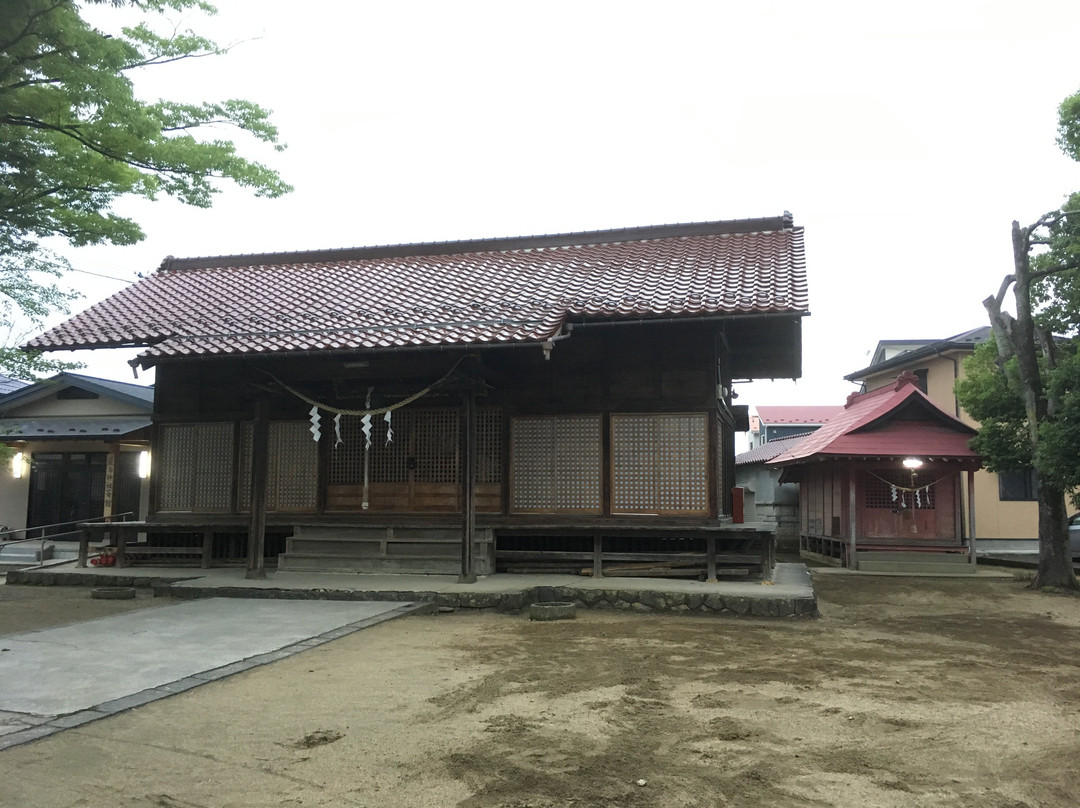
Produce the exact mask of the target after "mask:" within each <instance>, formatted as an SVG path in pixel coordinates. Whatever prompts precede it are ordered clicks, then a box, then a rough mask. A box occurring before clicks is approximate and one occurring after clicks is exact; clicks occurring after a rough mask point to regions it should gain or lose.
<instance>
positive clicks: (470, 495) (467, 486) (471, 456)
mask: <svg viewBox="0 0 1080 808" xmlns="http://www.w3.org/2000/svg"><path fill="white" fill-rule="evenodd" d="M461 443H462V446H461V515H462V526H461V575H460V576H459V577H458V583H463V584H474V583H476V572H475V570H474V568H473V534H474V533H475V532H476V400H475V398H474V395H473V391H472V390H471V389H469V390H466V391H465V392H464V393H462V395H461Z"/></svg>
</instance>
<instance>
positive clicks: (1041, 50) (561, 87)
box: [55, 0, 1080, 405]
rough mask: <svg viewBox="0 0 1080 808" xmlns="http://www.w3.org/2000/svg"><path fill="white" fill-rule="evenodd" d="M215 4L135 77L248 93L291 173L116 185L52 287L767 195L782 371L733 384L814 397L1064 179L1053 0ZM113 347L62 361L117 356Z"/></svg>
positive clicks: (1062, 50) (1061, 73)
mask: <svg viewBox="0 0 1080 808" xmlns="http://www.w3.org/2000/svg"><path fill="white" fill-rule="evenodd" d="M217 5H218V7H219V14H218V16H217V17H215V18H213V19H210V20H206V19H204V18H202V17H201V16H198V15H193V16H192V17H191V18H190V19H189V20H188V21H187V22H188V23H189V24H190V26H191V27H192V28H194V29H195V30H196V31H199V32H200V33H206V34H209V35H211V36H213V37H215V38H216V39H217V40H218V41H219V42H220V43H222V44H225V43H236V44H235V47H233V48H232V50H231V52H230V53H229V54H228V55H226V56H223V57H220V58H216V59H203V60H196V61H189V62H186V63H180V64H176V65H172V66H169V67H165V68H158V69H156V70H155V71H148V72H146V73H145V74H144V75H143V76H140V77H139V81H138V85H137V86H138V88H139V90H140V92H141V93H142V94H143V95H145V96H148V97H156V96H166V97H170V98H174V99H182V100H193V101H199V100H220V99H223V98H226V97H241V98H247V99H250V100H253V101H256V102H258V103H260V104H262V105H263V106H265V107H268V108H269V109H271V110H273V113H274V114H273V119H274V121H275V123H276V124H277V125H278V126H279V128H280V129H281V133H282V140H283V141H284V142H285V143H287V144H288V149H287V151H285V152H284V153H283V154H275V153H273V152H270V151H268V150H266V149H265V148H264V147H261V144H255V145H251V144H247V143H246V142H245V141H244V140H243V139H241V140H240V142H241V143H243V144H244V151H245V153H247V154H248V155H249V156H254V157H258V158H260V159H263V160H265V161H267V162H269V163H271V164H272V165H273V166H275V167H276V168H278V169H279V170H280V172H281V174H282V176H283V177H284V178H285V179H286V180H287V181H288V182H290V183H292V184H293V185H295V186H296V191H295V192H294V193H293V194H291V195H289V196H288V197H285V198H282V199H278V200H262V199H256V198H254V197H253V196H251V195H250V194H249V193H247V192H245V191H243V190H239V189H232V188H230V189H228V190H226V191H225V193H223V194H222V195H221V196H220V197H219V198H218V202H217V204H216V205H215V207H214V208H213V209H212V210H209V211H204V210H197V209H192V208H185V207H184V206H182V205H179V204H176V203H173V202H170V201H167V200H165V201H159V202H156V203H147V202H142V201H136V202H128V203H124V204H122V205H121V206H119V207H118V210H120V211H121V212H123V213H125V214H130V215H134V216H135V217H136V218H137V219H138V220H139V221H140V222H141V223H142V224H143V226H144V229H145V230H146V233H147V239H146V241H145V242H143V243H142V244H140V245H137V246H134V247H126V248H86V249H80V250H73V251H68V253H67V254H68V255H69V256H70V257H71V259H72V261H73V264H74V266H75V267H76V268H78V269H80V270H83V271H84V272H82V273H77V274H76V275H74V276H73V278H72V282H73V285H75V286H77V288H79V289H80V290H82V291H83V292H84V294H85V298H84V300H83V301H82V302H81V303H80V304H78V305H77V307H76V308H77V309H80V308H85V307H86V306H87V305H89V304H90V303H92V302H94V301H96V300H100V299H102V298H104V297H106V296H107V295H109V294H111V293H113V292H115V291H117V290H119V289H120V288H122V286H123V285H124V284H123V281H124V280H134V279H135V274H136V273H140V272H141V273H146V272H149V271H152V270H153V269H155V268H156V267H157V266H158V264H160V262H161V260H162V258H164V257H165V256H166V255H176V256H196V255H219V254H233V253H249V252H269V251H280V250H301V249H319V248H332V247H351V246H365V245H374V244H397V243H411V242H422V241H444V240H457V239H471V238H483V237H489V236H517V235H532V234H540V233H557V232H573V231H580V230H596V229H607V228H618V227H631V226H640V225H654V224H666V223H673V222H691V221H713V220H717V219H730V218H748V217H758V216H775V215H779V214H780V213H782V212H783V211H785V210H788V211H791V212H792V213H793V214H794V217H795V223H796V224H797V225H800V226H804V227H805V228H806V257H807V269H808V276H809V284H810V308H811V316H810V317H809V318H807V319H806V320H805V321H804V331H803V334H804V355H803V378H802V379H801V380H800V381H798V382H775V383H754V384H752V385H744V386H742V387H741V389H740V390H739V392H740V396H741V397H740V403H745V404H750V405H766V404H773V405H776V404H842V403H843V401H844V398H845V397H846V395H847V393H848V392H850V391H851V390H852V389H854V388H853V387H852V386H851V385H850V384H849V383H847V382H844V381H843V378H842V377H843V376H844V375H845V374H846V373H850V372H852V371H855V370H858V369H860V368H862V367H864V366H865V365H866V364H867V363H868V361H869V353H870V351H871V350H872V349H873V347H874V346H875V345H876V343H877V342H878V340H882V339H909V338H915V339H934V338H943V337H947V336H950V335H953V334H956V333H959V332H962V331H966V330H968V329H970V328H973V327H975V326H979V325H983V324H985V323H986V314H985V311H984V309H983V307H982V305H981V302H980V301H981V300H982V299H983V298H984V297H986V296H987V295H990V294H992V293H994V292H996V290H997V288H998V285H999V284H1000V282H1001V279H1002V278H1003V277H1004V275H1006V274H1007V273H1008V272H1010V271H1011V245H1010V227H1011V222H1012V221H1013V219H1018V220H1020V222H1021V223H1022V224H1028V223H1030V222H1033V221H1034V220H1035V219H1037V218H1038V217H1039V216H1040V215H1041V214H1042V213H1045V212H1046V211H1048V210H1051V209H1053V208H1055V207H1058V206H1059V205H1060V204H1061V202H1062V201H1063V199H1064V197H1065V196H1066V195H1067V194H1068V193H1069V192H1071V191H1074V190H1080V165H1078V164H1076V163H1073V162H1071V161H1069V160H1068V159H1066V158H1065V157H1064V156H1063V155H1062V154H1061V153H1060V151H1059V150H1058V148H1057V146H1056V145H1055V143H1054V138H1055V129H1056V114H1057V105H1058V104H1059V103H1060V102H1061V100H1062V99H1063V98H1064V97H1065V96H1067V95H1070V94H1072V93H1074V92H1077V91H1078V90H1080V67H1078V66H1077V59H1076V53H1077V43H1078V42H1080V3H1078V2H1076V0H1071V2H1065V1H1063V2H1045V3H1040V2H1037V0H1035V1H1034V2H1027V3H1024V4H1022V5H1021V4H1019V3H1017V2H1015V0H1013V1H1012V2H974V0H969V1H965V0H934V2H923V0H914V1H913V2H910V1H909V2H906V3H903V4H882V3H869V2H865V0H863V1H861V2H835V1H834V0H818V1H817V2H805V0H804V2H784V1H783V0H774V1H773V2H769V3H752V2H751V3H748V2H737V3H736V2H727V0H723V1H721V2H671V1H670V0H669V1H668V2H665V3H655V2H653V3H644V2H626V1H625V0H624V1H623V2H602V3H601V2H588V1H587V0H577V2H550V1H549V0H545V2H536V3H529V2H505V0H504V1H503V2H491V3H479V2H469V0H455V1H454V2H445V0H444V1H443V2H401V1H399V2H385V1H383V2H377V3H376V2H366V1H361V0H353V1H349V0H324V1H323V2H318V3H306V4H300V3H296V2H279V0H264V1H263V2H259V3H257V4H256V3H252V2H250V1H249V2H243V1H242V0H220V1H219V2H218V4H217ZM93 13H94V15H95V19H96V20H98V21H99V24H100V26H101V27H108V26H110V25H113V22H112V21H113V20H114V19H115V18H116V17H117V14H118V12H115V11H113V10H112V9H110V8H108V7H98V8H95V9H94V10H93ZM86 272H94V273H101V274H105V275H109V276H112V277H114V278H119V279H121V281H115V280H109V279H106V278H100V277H96V276H93V275H89V274H85V273H86ZM55 319H56V320H57V321H58V320H60V319H62V318H55ZM131 355H132V354H131V353H122V352H115V351H112V352H103V351H96V352H80V353H79V354H78V355H77V358H78V359H80V360H83V361H87V362H89V366H88V368H87V370H86V371H85V372H88V373H92V374H95V375H101V376H106V377H110V378H118V379H125V380H130V379H131V372H130V369H129V368H128V367H127V365H126V364H125V360H126V359H128V358H130V357H131ZM141 378H142V380H146V378H147V377H146V375H145V374H143V375H142V377H141Z"/></svg>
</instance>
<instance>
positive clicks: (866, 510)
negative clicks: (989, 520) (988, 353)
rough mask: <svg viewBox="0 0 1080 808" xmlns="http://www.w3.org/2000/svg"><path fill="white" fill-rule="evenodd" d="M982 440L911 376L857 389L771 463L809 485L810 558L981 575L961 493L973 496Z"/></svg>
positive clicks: (805, 491) (784, 478)
mask: <svg viewBox="0 0 1080 808" xmlns="http://www.w3.org/2000/svg"><path fill="white" fill-rule="evenodd" d="M975 434H976V433H975V430H974V429H973V428H971V427H970V426H968V425H967V424H965V423H963V422H962V421H960V420H958V419H956V418H954V417H953V416H951V415H949V414H948V413H947V412H945V411H944V410H942V409H940V408H939V407H938V406H937V405H936V404H934V403H933V402H932V401H930V399H929V398H927V397H926V395H925V394H924V393H923V392H922V391H921V390H920V389H919V387H918V379H917V378H916V377H915V375H914V374H912V373H904V374H901V375H900V376H899V378H897V380H896V381H895V383H894V384H891V385H888V386H886V387H880V388H878V389H876V390H873V391H871V392H869V393H852V394H851V395H850V396H849V397H848V401H847V404H846V405H845V407H844V409H843V410H842V411H841V412H840V413H838V414H836V415H834V416H832V417H831V418H830V419H829V420H828V421H827V422H826V423H825V424H824V425H823V426H822V427H821V428H820V429H818V430H817V431H816V432H813V433H811V434H809V435H807V436H806V437H805V438H802V439H801V440H797V441H794V440H793V441H792V442H791V445H790V446H789V448H787V449H786V450H785V451H783V452H782V453H780V454H779V455H777V456H776V457H775V458H773V459H772V460H771V461H770V462H769V463H768V464H767V465H769V466H772V467H774V468H775V467H778V468H779V470H780V482H781V483H788V482H797V483H798V484H799V522H800V526H799V533H800V538H799V542H800V549H801V551H802V553H803V555H805V556H808V557H814V558H818V559H821V560H826V561H829V560H831V561H834V562H836V563H839V564H842V565H843V566H847V567H851V568H855V569H862V570H867V571H870V570H875V571H896V572H916V571H926V572H944V571H954V572H972V573H973V572H974V571H975V529H974V528H975V524H974V513H973V512H970V513H968V514H965V513H964V512H963V507H962V504H961V503H962V497H961V490H962V487H963V486H964V485H965V484H966V485H967V487H968V493H969V495H970V491H971V489H972V486H973V476H974V473H975V471H976V470H977V469H978V468H979V467H980V466H981V465H982V461H981V458H980V457H979V455H978V454H976V453H975V452H974V451H973V450H972V449H971V448H969V446H968V442H969V441H970V440H971V438H972V437H974V436H975ZM965 473H966V483H965V479H964V475H965ZM968 501H969V502H970V496H969V500H968Z"/></svg>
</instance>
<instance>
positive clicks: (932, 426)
mask: <svg viewBox="0 0 1080 808" xmlns="http://www.w3.org/2000/svg"><path fill="white" fill-rule="evenodd" d="M975 434H976V431H975V430H974V429H973V428H971V427H970V426H968V425H967V424H965V423H963V422H962V421H960V420H958V419H956V418H954V417H953V416H951V415H949V414H948V413H947V412H945V411H944V410H942V409H940V408H939V407H938V406H937V405H936V404H934V403H933V402H932V401H930V399H929V398H927V397H926V395H925V394H924V393H923V392H922V391H921V390H920V389H919V388H918V387H917V386H916V380H915V376H914V375H912V374H910V373H906V374H902V375H901V376H900V377H899V378H898V379H897V380H896V383H895V384H894V385H891V386H886V387H881V388H878V389H877V390H873V391H871V392H869V393H863V394H858V393H853V394H852V395H851V396H849V397H848V403H847V404H846V405H845V406H844V408H843V410H842V411H841V412H840V413H838V414H837V415H835V416H833V417H832V418H830V419H829V420H828V421H827V422H826V423H825V424H824V426H822V427H821V428H820V429H818V430H817V431H816V432H812V433H811V434H809V435H807V436H806V437H805V438H803V439H802V440H801V441H799V442H798V443H797V444H795V445H794V446H793V447H791V448H790V449H789V450H788V451H786V452H785V453H783V454H781V455H779V456H777V457H776V458H775V459H773V460H772V461H771V462H770V464H769V465H774V466H787V465H799V464H805V463H810V462H814V461H817V460H825V459H837V458H845V457H846V458H866V457H890V458H901V457H907V456H918V457H920V458H923V459H928V460H929V459H933V460H960V461H965V462H969V463H972V464H975V465H978V463H979V461H980V457H979V455H978V454H977V453H976V452H974V451H972V450H971V448H969V447H968V441H970V440H971V438H972V437H973V436H974V435H975Z"/></svg>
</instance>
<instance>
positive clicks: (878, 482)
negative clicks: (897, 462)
mask: <svg viewBox="0 0 1080 808" xmlns="http://www.w3.org/2000/svg"><path fill="white" fill-rule="evenodd" d="M921 485H922V483H920V482H919V478H918V477H916V478H915V485H914V486H913V485H912V484H911V475H910V474H909V473H907V472H904V471H878V472H873V473H871V474H868V475H867V476H866V486H865V490H864V493H863V503H864V505H865V506H866V507H867V508H873V509H878V510H906V509H908V508H918V509H920V510H935V509H936V508H937V493H936V491H935V489H936V486H935V485H933V483H930V484H929V485H928V486H927V487H925V488H919V486H921ZM909 488H917V490H916V491H908V490H906V489H909Z"/></svg>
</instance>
